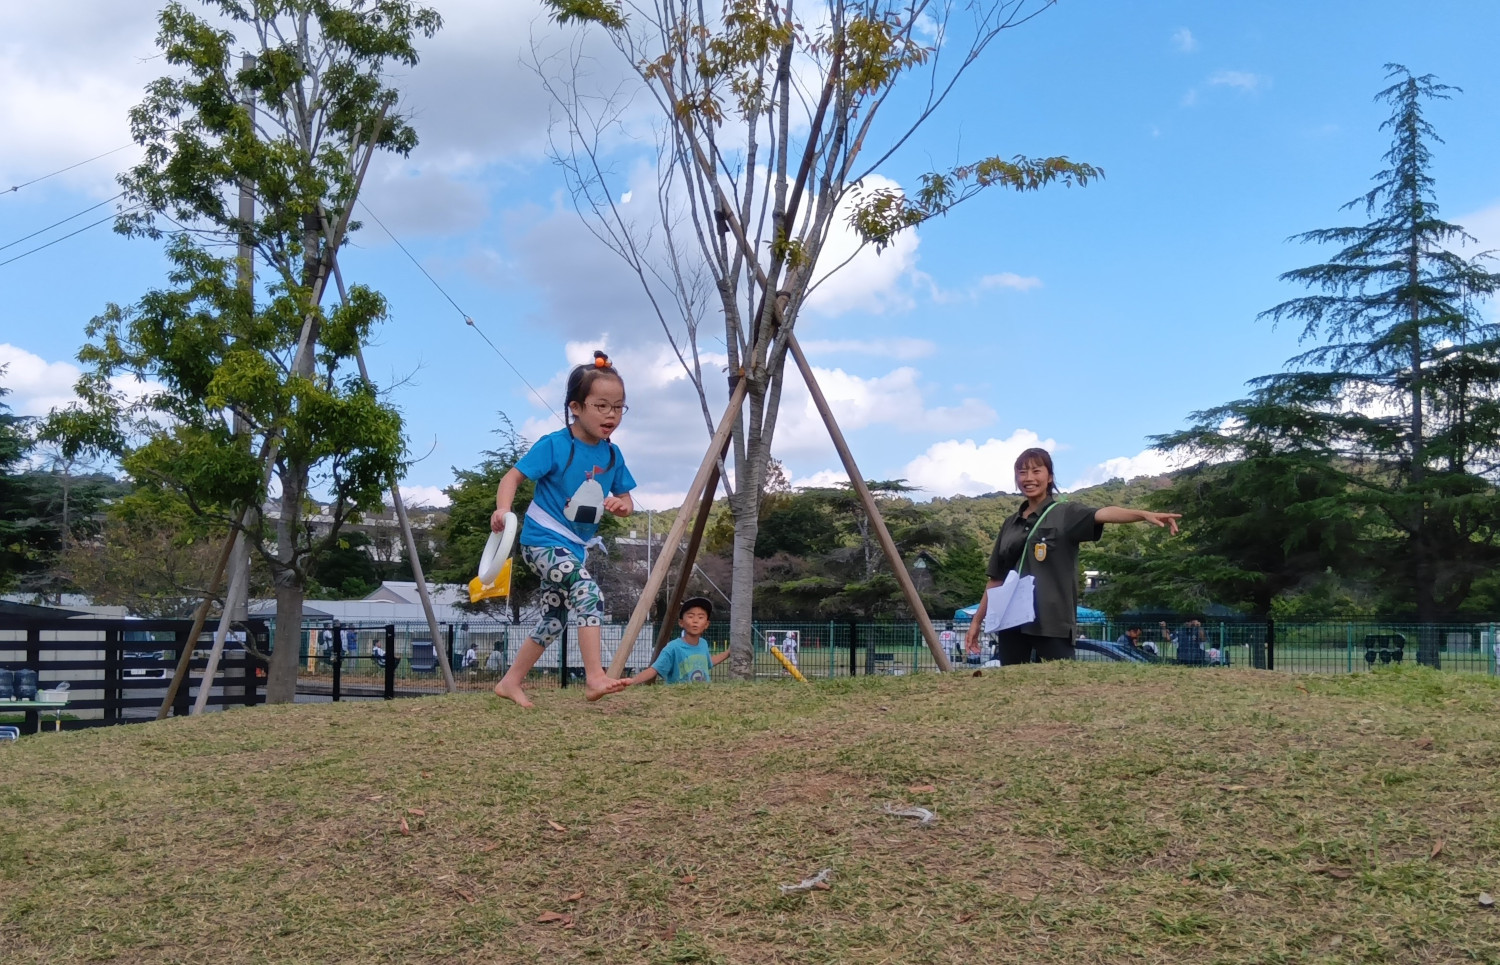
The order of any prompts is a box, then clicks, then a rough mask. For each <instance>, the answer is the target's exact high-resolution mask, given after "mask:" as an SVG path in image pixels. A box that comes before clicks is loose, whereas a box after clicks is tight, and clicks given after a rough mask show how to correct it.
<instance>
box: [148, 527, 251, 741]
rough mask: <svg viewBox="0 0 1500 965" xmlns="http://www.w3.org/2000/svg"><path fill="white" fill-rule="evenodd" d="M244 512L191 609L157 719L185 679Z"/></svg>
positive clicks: (169, 708) (163, 717)
mask: <svg viewBox="0 0 1500 965" xmlns="http://www.w3.org/2000/svg"><path fill="white" fill-rule="evenodd" d="M245 513H246V509H241V510H240V515H239V518H238V519H236V520H235V524H234V527H233V528H232V529H231V530H230V531H229V538H228V539H226V540H225V541H224V552H222V553H220V554H219V562H218V564H217V565H216V566H215V567H214V573H213V576H212V577H211V578H210V579H209V581H208V590H207V592H205V593H204V594H203V602H201V603H199V604H198V609H196V610H194V611H193V629H192V632H191V633H189V634H188V638H187V643H185V644H184V645H183V648H182V653H180V654H178V655H177V670H176V671H175V672H173V674H172V682H171V683H169V684H167V695H166V696H165V697H163V698H162V701H161V706H160V707H158V708H157V709H156V719H157V720H166V719H167V715H168V714H170V713H171V712H172V704H174V703H176V701H177V691H179V690H181V689H182V682H183V681H184V680H186V679H187V674H188V664H189V663H190V662H192V659H193V648H194V647H196V646H197V645H198V635H199V634H200V633H202V632H203V624H204V623H206V622H207V621H208V608H209V607H210V606H212V605H213V599H214V595H215V594H217V593H218V592H219V582H220V581H221V580H223V579H224V571H225V570H226V569H228V568H229V557H230V555H231V554H232V553H233V552H234V543H235V540H236V538H237V537H238V536H239V533H240V526H241V525H243V524H244V522H245ZM226 602H227V601H226Z"/></svg>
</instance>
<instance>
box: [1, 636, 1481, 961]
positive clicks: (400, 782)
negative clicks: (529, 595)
mask: <svg viewBox="0 0 1500 965" xmlns="http://www.w3.org/2000/svg"><path fill="white" fill-rule="evenodd" d="M537 704H538V706H537V709H536V710H535V711H533V712H531V713H521V712H519V711H518V710H517V709H516V708H514V707H511V706H509V705H502V704H500V703H499V702H498V701H496V700H495V699H493V698H491V697H488V696H484V695H476V694H462V695H457V696H453V697H441V698H424V699H421V700H405V701H397V702H392V703H379V704H368V703H360V704H342V705H332V704H324V705H299V706H296V707H279V708H258V709H255V710H241V711H231V712H229V713H224V714H215V715H211V716H208V717H204V718H194V719H174V720H170V721H166V722H163V723H160V724H149V725H141V726H132V727H117V728H110V729H105V730H96V731H90V732H78V733H65V734H50V733H49V734H43V735H41V736H39V737H36V738H29V739H27V740H25V741H23V742H21V743H20V744H18V745H12V746H10V747H8V748H0V768H3V769H4V773H5V777H4V780H3V782H0V827H3V828H4V831H3V837H0V958H3V959H4V960H5V961H6V962H9V963H19V962H47V963H59V962H84V961H102V960H110V961H116V962H205V963H209V962H212V963H218V962H269V961H276V962H293V961H295V962H375V961H386V962H427V961H444V962H574V961H601V962H726V963H728V962H830V963H860V962H902V963H919V962H963V963H965V965H977V963H980V962H991V961H1022V960H1025V961H1028V962H1032V961H1035V962H1054V961H1055V962H1069V963H1074V962H1094V961H1109V962H1114V961H1152V962H1155V961H1173V962H1199V961H1201V962H1252V961H1253V962H1272V961H1276V962H1282V961H1289V962H1317V961H1329V962H1333V961H1339V962H1343V961H1454V960H1460V959H1462V960H1470V961H1490V962H1494V961H1500V919H1497V917H1496V914H1497V913H1496V910H1495V909H1493V908H1486V907H1483V906H1482V905H1481V904H1480V902H1479V900H1478V896H1479V895H1480V893H1481V892H1490V893H1497V894H1500V768H1497V765H1500V714H1497V710H1500V687H1497V686H1496V684H1495V682H1494V681H1492V680H1489V679H1487V678H1482V677H1473V676H1469V675H1457V674H1451V675H1438V674H1434V673H1430V672H1426V671H1412V670H1408V671H1397V672H1389V673H1387V672H1381V673H1376V674H1365V675H1359V676H1354V677H1339V678H1319V677H1305V676H1298V677H1296V678H1291V677H1287V676H1281V675H1275V674H1254V673H1250V672H1223V673H1205V672H1201V671H1198V672H1191V671H1183V672H1178V671H1174V670H1170V669H1163V668H1131V667H1121V666H1114V667H1111V666H1101V665H1051V666H1038V667H1026V668H1013V669H1008V670H1006V671H1004V672H992V671H987V672H986V673H985V676H983V677H982V678H980V679H974V678H972V677H967V676H947V677H938V676H931V675H929V676H920V677H908V678H889V677H887V678H859V679H856V680H840V681H831V682H827V683H822V684H818V685H817V686H815V687H813V688H811V689H806V688H803V687H801V686H799V685H791V684H788V685H778V684H760V685H755V686H724V685H715V686H713V687H709V688H673V689H669V688H665V687H654V688H641V689H639V690H635V691H632V692H629V693H626V694H624V695H622V696H619V697H615V698H610V699H607V700H606V701H603V702H601V703H600V704H596V705H587V704H585V703H584V702H583V700H582V696H581V694H580V693H578V692H576V691H572V692H564V693H543V694H540V695H539V697H538V701H537ZM886 805H895V806H897V807H907V806H912V805H918V806H922V807H926V808H930V809H931V810H933V811H935V812H936V813H937V816H938V817H937V821H936V822H935V823H934V824H933V825H931V826H930V827H922V826H920V825H919V824H918V823H917V822H916V821H915V820H912V819H910V818H902V817H894V816H891V815H888V814H886V813H884V811H883V809H884V808H885V806H886ZM823 868H831V869H832V875H831V879H830V885H831V887H829V888H828V889H827V890H814V891H810V892H806V893H799V894H791V895H783V894H782V893H781V891H780V889H779V888H778V886H779V885H783V884H791V883H795V882H797V881H799V880H800V879H803V878H806V877H808V876H810V875H813V874H814V873H816V872H818V871H819V870H821V869H823Z"/></svg>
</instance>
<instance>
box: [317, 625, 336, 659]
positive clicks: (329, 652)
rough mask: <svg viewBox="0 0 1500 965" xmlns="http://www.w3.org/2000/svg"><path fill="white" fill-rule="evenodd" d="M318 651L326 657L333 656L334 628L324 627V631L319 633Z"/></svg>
mask: <svg viewBox="0 0 1500 965" xmlns="http://www.w3.org/2000/svg"><path fill="white" fill-rule="evenodd" d="M318 653H319V654H320V655H322V656H324V657H331V656H333V631H332V630H329V629H327V628H324V630H323V632H322V633H320V634H318Z"/></svg>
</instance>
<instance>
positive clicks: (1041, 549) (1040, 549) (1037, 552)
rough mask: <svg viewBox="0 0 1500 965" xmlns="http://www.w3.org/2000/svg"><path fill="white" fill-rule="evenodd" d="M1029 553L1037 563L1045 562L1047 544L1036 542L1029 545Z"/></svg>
mask: <svg viewBox="0 0 1500 965" xmlns="http://www.w3.org/2000/svg"><path fill="white" fill-rule="evenodd" d="M1031 555H1032V556H1034V557H1035V558H1036V561H1037V562H1038V563H1043V562H1046V560H1047V544H1046V543H1037V544H1035V545H1034V546H1032V547H1031Z"/></svg>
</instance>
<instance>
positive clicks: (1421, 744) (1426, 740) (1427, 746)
mask: <svg viewBox="0 0 1500 965" xmlns="http://www.w3.org/2000/svg"><path fill="white" fill-rule="evenodd" d="M1417 747H1418V748H1419V749H1421V750H1424V751H1427V750H1431V749H1432V738H1431V737H1419V738H1417Z"/></svg>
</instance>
